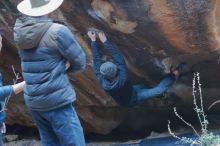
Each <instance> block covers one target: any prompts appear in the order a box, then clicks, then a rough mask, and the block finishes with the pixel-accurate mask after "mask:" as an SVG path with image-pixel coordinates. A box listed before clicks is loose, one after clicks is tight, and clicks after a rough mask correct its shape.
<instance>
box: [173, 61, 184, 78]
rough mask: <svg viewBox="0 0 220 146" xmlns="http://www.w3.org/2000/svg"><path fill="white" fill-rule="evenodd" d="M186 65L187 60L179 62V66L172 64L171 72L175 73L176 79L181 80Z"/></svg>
mask: <svg viewBox="0 0 220 146" xmlns="http://www.w3.org/2000/svg"><path fill="white" fill-rule="evenodd" d="M185 66H186V63H185V62H182V63H180V64H178V65H177V66H175V65H171V67H170V72H171V73H173V74H175V76H176V80H179V79H180V78H181V77H182V75H183V73H184V68H185ZM175 72H178V73H175Z"/></svg>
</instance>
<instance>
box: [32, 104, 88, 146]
mask: <svg viewBox="0 0 220 146" xmlns="http://www.w3.org/2000/svg"><path fill="white" fill-rule="evenodd" d="M31 114H32V116H33V119H34V121H35V123H36V124H37V127H38V130H39V132H40V137H41V143H42V146H85V139H84V135H83V129H82V127H81V124H80V121H79V119H78V116H77V114H76V111H75V108H74V107H73V106H72V104H69V105H66V106H63V107H61V108H58V109H55V110H51V111H31Z"/></svg>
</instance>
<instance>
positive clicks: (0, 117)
mask: <svg viewBox="0 0 220 146" xmlns="http://www.w3.org/2000/svg"><path fill="white" fill-rule="evenodd" d="M1 49H2V35H1V33H0V53H1ZM24 85H25V82H24V81H23V82H21V83H18V84H15V85H8V86H3V77H2V74H1V73H0V146H2V145H3V141H2V130H1V129H2V128H3V123H4V122H5V118H6V112H5V99H6V98H7V97H10V96H12V95H13V94H18V93H20V92H21V91H23V88H24Z"/></svg>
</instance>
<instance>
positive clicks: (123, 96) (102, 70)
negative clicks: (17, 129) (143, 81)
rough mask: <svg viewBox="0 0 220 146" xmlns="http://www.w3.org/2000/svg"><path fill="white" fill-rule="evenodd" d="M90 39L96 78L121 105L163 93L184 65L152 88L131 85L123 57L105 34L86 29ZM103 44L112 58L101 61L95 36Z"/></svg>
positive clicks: (139, 101)
mask: <svg viewBox="0 0 220 146" xmlns="http://www.w3.org/2000/svg"><path fill="white" fill-rule="evenodd" d="M88 36H89V38H90V39H91V47H92V53H93V63H94V64H93V68H94V71H95V74H96V79H97V81H98V82H99V84H100V85H101V87H102V88H103V89H104V90H105V91H106V92H107V93H109V94H110V95H111V96H112V97H113V99H114V100H115V101H116V102H117V103H118V104H119V105H121V106H134V105H138V104H141V103H143V102H144V101H146V100H148V99H152V98H154V97H157V96H159V95H162V94H163V93H165V92H166V91H167V90H168V89H169V88H170V87H171V86H172V85H173V84H174V82H175V80H176V78H177V77H178V76H179V70H180V68H182V67H183V66H184V63H181V64H180V65H179V66H178V67H177V68H175V69H173V70H172V72H171V73H170V74H167V75H166V76H165V77H164V79H163V80H162V81H161V82H160V83H159V84H158V85H157V86H155V87H154V88H149V87H147V86H145V85H132V83H131V82H130V80H129V76H128V69H127V66H126V63H125V60H124V57H123V56H122V54H121V53H120V52H119V50H118V49H116V48H115V47H114V46H113V45H112V44H111V43H110V42H109V41H108V40H107V37H106V36H105V34H104V33H103V32H102V31H100V32H98V31H97V30H96V31H88ZM97 36H98V37H99V39H100V41H101V42H102V43H103V44H104V47H105V49H106V50H107V52H108V53H109V55H110V57H111V58H112V60H110V61H109V60H107V61H102V55H101V52H100V49H99V47H98V45H97V42H96V37H97Z"/></svg>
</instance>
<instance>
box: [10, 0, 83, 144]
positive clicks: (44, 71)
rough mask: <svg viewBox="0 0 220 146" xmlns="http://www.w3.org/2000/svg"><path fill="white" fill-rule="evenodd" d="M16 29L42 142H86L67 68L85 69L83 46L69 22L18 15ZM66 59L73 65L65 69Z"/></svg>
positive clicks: (27, 90) (29, 98) (28, 99)
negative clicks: (70, 27) (60, 22)
mask: <svg viewBox="0 0 220 146" xmlns="http://www.w3.org/2000/svg"><path fill="white" fill-rule="evenodd" d="M23 2H24V3H25V1H23ZM36 2H37V1H36ZM56 2H57V1H55V0H54V1H50V2H49V3H56ZM24 10H25V9H24ZM14 32H15V33H14V37H15V41H16V43H17V45H18V47H19V56H20V58H21V68H22V72H23V77H24V80H25V81H26V87H25V89H24V98H25V103H26V105H27V106H28V108H29V109H30V111H31V114H32V117H33V120H34V122H35V123H36V125H37V127H38V129H39V132H40V136H41V142H42V145H53V146H60V145H76V146H84V145H85V140H84V135H83V130H82V127H81V124H80V121H79V119H78V116H77V114H76V111H75V107H74V106H73V102H74V101H75V100H76V93H75V91H74V89H73V87H72V85H71V83H70V81H69V78H68V76H67V72H68V71H70V72H79V71H82V70H84V68H85V65H86V57H85V53H84V51H83V49H82V48H81V47H80V45H79V44H78V42H77V41H76V40H75V38H74V36H73V35H72V33H71V31H70V30H69V29H68V28H67V27H66V26H64V25H61V24H58V23H53V22H52V21H51V20H49V19H48V18H47V17H46V16H43V17H22V18H19V19H17V21H16V24H15V27H14ZM67 62H68V64H69V65H70V67H69V68H68V69H67V70H66V63H67Z"/></svg>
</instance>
